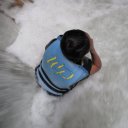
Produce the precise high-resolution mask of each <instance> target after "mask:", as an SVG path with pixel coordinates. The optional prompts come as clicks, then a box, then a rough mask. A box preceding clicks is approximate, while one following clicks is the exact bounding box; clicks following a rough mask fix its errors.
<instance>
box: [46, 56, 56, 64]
mask: <svg viewBox="0 0 128 128" xmlns="http://www.w3.org/2000/svg"><path fill="white" fill-rule="evenodd" d="M55 59H56V56H55V57H53V58H51V59H48V60H47V63H49V62H51V61H53V60H55Z"/></svg>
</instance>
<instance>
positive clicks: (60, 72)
mask: <svg viewBox="0 0 128 128" xmlns="http://www.w3.org/2000/svg"><path fill="white" fill-rule="evenodd" d="M64 72H65V71H64V70H62V71H60V72H56V74H62V73H64Z"/></svg>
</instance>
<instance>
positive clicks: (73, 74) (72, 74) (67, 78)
mask: <svg viewBox="0 0 128 128" xmlns="http://www.w3.org/2000/svg"><path fill="white" fill-rule="evenodd" d="M73 76H74V74H71V75H70V76H69V77H67V78H66V79H67V80H69V79H71V78H72V77H73Z"/></svg>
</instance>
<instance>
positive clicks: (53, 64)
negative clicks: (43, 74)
mask: <svg viewBox="0 0 128 128" xmlns="http://www.w3.org/2000/svg"><path fill="white" fill-rule="evenodd" d="M56 64H58V62H54V63H52V64H51V65H50V67H51V68H52V67H53V66H55V65H56Z"/></svg>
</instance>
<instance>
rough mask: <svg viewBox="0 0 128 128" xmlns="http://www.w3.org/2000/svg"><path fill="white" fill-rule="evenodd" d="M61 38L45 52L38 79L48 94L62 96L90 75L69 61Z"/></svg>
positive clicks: (81, 67)
mask: <svg viewBox="0 0 128 128" xmlns="http://www.w3.org/2000/svg"><path fill="white" fill-rule="evenodd" d="M60 43H61V37H60V36H59V37H58V38H57V39H56V40H55V41H54V42H53V43H52V44H51V45H50V46H49V47H48V48H47V49H46V51H45V52H44V55H43V58H42V61H41V63H40V65H39V66H38V67H37V68H36V72H35V74H36V78H37V82H38V84H39V85H41V86H42V87H43V88H44V89H45V90H46V91H47V92H49V93H51V94H54V95H58V96H62V95H63V94H65V93H66V92H68V91H69V90H71V89H72V88H73V86H72V85H74V84H75V83H77V82H78V81H81V80H82V79H84V78H86V77H87V76H88V75H89V73H88V71H87V70H86V69H85V68H84V67H83V66H82V65H78V64H75V63H73V62H71V61H70V60H68V59H67V58H66V57H65V56H64V55H63V53H62V51H61V47H60Z"/></svg>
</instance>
